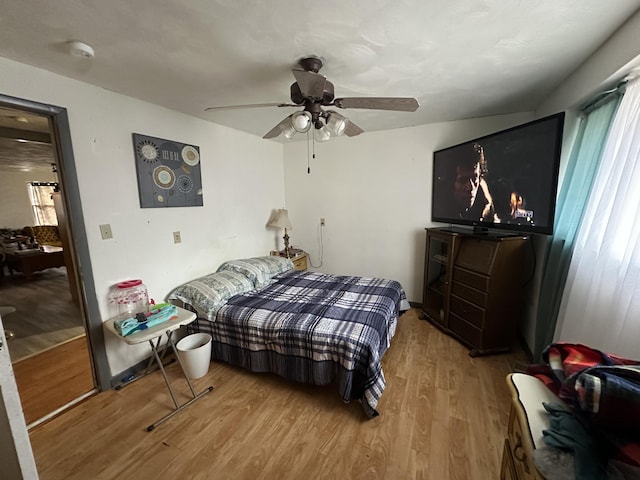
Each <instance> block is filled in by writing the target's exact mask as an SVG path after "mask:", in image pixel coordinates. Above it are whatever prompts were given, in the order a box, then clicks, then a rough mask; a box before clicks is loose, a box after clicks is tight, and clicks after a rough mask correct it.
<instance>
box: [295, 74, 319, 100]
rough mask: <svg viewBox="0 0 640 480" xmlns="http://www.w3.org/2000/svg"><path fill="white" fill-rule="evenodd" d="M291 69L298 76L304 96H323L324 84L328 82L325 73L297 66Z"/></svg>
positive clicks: (317, 97) (297, 79)
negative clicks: (301, 68) (309, 70)
mask: <svg viewBox="0 0 640 480" xmlns="http://www.w3.org/2000/svg"><path fill="white" fill-rule="evenodd" d="M291 71H292V72H293V76H294V77H296V82H298V86H299V87H300V92H302V95H303V96H305V97H309V98H314V99H320V98H322V94H323V93H324V86H325V84H326V83H327V79H326V77H325V76H324V75H320V74H319V73H314V72H308V71H306V70H300V69H297V68H294V69H293V70H291Z"/></svg>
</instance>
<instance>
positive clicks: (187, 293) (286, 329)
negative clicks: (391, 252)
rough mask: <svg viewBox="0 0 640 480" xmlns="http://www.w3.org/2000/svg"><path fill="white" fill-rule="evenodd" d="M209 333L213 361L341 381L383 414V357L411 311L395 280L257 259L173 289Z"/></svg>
mask: <svg viewBox="0 0 640 480" xmlns="http://www.w3.org/2000/svg"><path fill="white" fill-rule="evenodd" d="M167 300H169V301H176V300H178V301H181V302H182V303H183V306H185V307H186V308H188V309H191V310H193V311H194V312H196V314H197V316H198V318H197V320H196V321H195V322H194V323H192V324H191V325H190V327H189V331H190V332H206V333H209V334H211V336H212V339H213V343H212V349H211V358H212V360H219V361H224V362H227V363H229V364H232V365H236V366H240V367H243V368H246V369H248V370H250V371H253V372H263V373H264V372H271V373H275V374H278V375H280V376H281V377H284V378H286V379H288V380H292V381H296V382H303V383H308V384H313V385H328V384H336V385H337V387H338V391H339V393H340V395H341V396H342V399H343V400H344V401H345V402H350V401H353V400H358V401H360V402H361V403H362V406H363V408H364V412H365V414H366V415H367V417H368V418H372V417H375V416H377V415H378V412H377V410H376V407H377V404H378V401H379V400H380V398H381V396H382V392H383V391H384V388H385V378H384V374H383V371H382V363H381V360H382V357H383V355H384V353H385V351H386V350H387V349H388V348H389V346H390V344H391V339H392V338H393V336H394V334H395V331H396V326H397V321H398V318H399V316H400V315H401V314H402V313H403V312H404V311H406V310H408V309H409V302H408V301H407V299H406V294H405V292H404V289H403V288H402V286H401V285H400V284H399V283H398V282H397V281H394V280H388V279H381V278H367V277H357V276H346V275H330V274H324V273H319V272H308V271H296V270H294V269H293V264H292V263H291V261H290V260H289V259H286V258H283V257H275V256H274V257H256V258H250V259H241V260H232V261H229V262H225V263H223V264H222V265H221V266H220V268H219V269H218V271H217V272H215V273H213V274H210V275H206V276H204V277H201V278H198V279H194V280H192V281H190V282H187V283H185V284H183V285H181V286H179V287H177V288H176V289H174V290H173V291H172V292H171V293H170V294H169V295H168V297H167Z"/></svg>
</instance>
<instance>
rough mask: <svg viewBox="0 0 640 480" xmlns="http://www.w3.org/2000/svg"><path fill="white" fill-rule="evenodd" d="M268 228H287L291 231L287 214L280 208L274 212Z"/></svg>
mask: <svg viewBox="0 0 640 480" xmlns="http://www.w3.org/2000/svg"><path fill="white" fill-rule="evenodd" d="M269 226H270V227H276V228H288V229H289V230H293V227H292V226H291V222H290V221H289V212H288V211H287V210H286V209H285V208H280V209H278V211H277V212H276V214H275V216H274V217H273V220H272V221H271V223H269Z"/></svg>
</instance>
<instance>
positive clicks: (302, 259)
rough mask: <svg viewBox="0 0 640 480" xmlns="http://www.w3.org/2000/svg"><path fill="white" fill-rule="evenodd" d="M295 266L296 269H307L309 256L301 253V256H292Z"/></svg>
mask: <svg viewBox="0 0 640 480" xmlns="http://www.w3.org/2000/svg"><path fill="white" fill-rule="evenodd" d="M291 261H292V262H293V268H294V269H295V270H306V269H307V256H306V255H301V256H299V257H295V258H292V259H291Z"/></svg>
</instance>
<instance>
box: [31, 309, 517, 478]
mask: <svg viewBox="0 0 640 480" xmlns="http://www.w3.org/2000/svg"><path fill="white" fill-rule="evenodd" d="M517 362H526V357H525V355H524V353H523V352H521V351H515V352H512V353H509V354H504V355H495V356H490V357H478V358H471V357H469V356H468V350H467V349H466V348H465V347H463V346H462V345H460V344H459V343H458V342H456V341H455V340H453V339H451V338H450V337H448V336H446V335H444V334H442V333H441V332H440V331H439V330H437V329H436V328H435V327H433V326H432V325H430V324H429V323H427V322H426V321H424V320H420V319H419V312H418V311H417V310H415V309H412V310H410V311H409V312H407V313H406V314H405V315H404V316H403V317H402V318H401V319H400V322H399V326H398V331H397V333H396V336H395V338H394V339H393V342H392V345H391V348H390V349H389V350H388V351H387V353H386V354H385V356H384V359H383V368H384V372H385V377H386V380H387V388H386V390H385V392H384V394H383V396H382V399H381V401H380V403H379V405H378V410H379V412H380V416H379V417H377V418H375V419H372V420H367V419H366V418H365V416H364V413H363V411H362V407H361V405H360V404H359V403H357V402H354V403H351V404H344V403H343V402H342V401H341V399H340V396H339V395H338V393H337V389H336V387H333V386H329V387H313V386H308V385H300V384H294V383H290V382H286V381H284V380H282V379H280V378H278V377H276V376H274V375H266V374H262V375H260V374H254V373H250V372H246V371H244V370H240V369H237V368H234V367H231V366H229V365H226V364H222V363H217V362H216V363H212V364H211V368H210V370H209V373H208V374H207V375H206V376H205V377H203V378H202V379H199V380H197V381H196V382H195V384H196V389H197V391H201V390H202V389H204V388H205V387H206V386H208V385H214V386H215V390H213V392H211V393H209V394H207V395H205V396H204V397H203V398H201V399H200V400H198V401H197V402H195V403H194V404H192V405H191V406H190V407H189V408H187V409H186V410H185V411H183V412H181V413H179V414H178V415H176V416H175V417H173V418H172V419H170V420H169V421H168V422H166V423H164V424H162V425H161V426H159V427H158V428H156V429H155V430H153V431H152V432H147V431H146V427H147V426H148V425H149V424H151V423H153V422H154V421H156V420H158V419H159V418H160V417H162V416H163V415H165V414H166V413H168V412H169V411H170V409H171V408H172V403H171V399H170V396H169V392H168V390H167V388H166V386H165V385H164V382H163V380H162V377H161V375H160V373H159V372H156V373H153V374H151V375H149V376H147V377H145V378H143V379H141V380H139V381H137V382H134V383H133V384H131V385H129V386H127V387H125V388H123V389H121V390H118V391H116V390H110V391H107V392H103V393H100V394H98V395H96V396H93V397H91V398H89V399H88V400H86V401H85V402H82V403H81V404H79V405H78V406H76V407H74V408H73V409H72V410H70V411H68V412H66V413H64V414H63V415H60V416H58V417H57V418H55V419H53V420H51V421H50V422H48V423H46V424H44V425H42V426H39V427H37V428H35V429H34V430H32V431H31V433H30V437H31V442H32V446H33V451H34V455H35V458H36V464H37V466H38V471H39V474H40V478H41V479H42V480H50V479H51V480H53V479H67V480H68V479H86V478H92V479H116V478H118V479H119V478H154V479H176V478H180V479H183V478H184V479H187V478H188V479H211V478H215V479H252V480H254V479H275V478H278V479H300V478H312V479H332V480H335V479H339V478H348V479H357V478H367V479H412V478H416V479H422V478H424V479H426V478H429V479H437V480H448V479H465V480H466V479H482V480H484V479H493V478H498V476H499V470H500V459H501V452H502V445H503V441H504V438H505V434H506V431H507V420H508V415H509V394H508V392H507V387H506V383H505V376H506V374H507V373H508V372H510V371H512V369H513V366H514V365H515V364H516V363H517ZM175 366H176V365H175V364H174V365H172V366H171V367H170V368H169V369H168V370H169V373H170V375H171V376H173V377H175V378H176V384H175V385H176V387H177V388H176V390H178V391H179V392H180V394H179V395H178V397H179V400H182V401H184V400H185V399H186V398H187V397H186V392H187V391H188V390H187V387H186V382H184V380H182V381H179V380H178V377H176V375H177V372H176V370H175Z"/></svg>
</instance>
